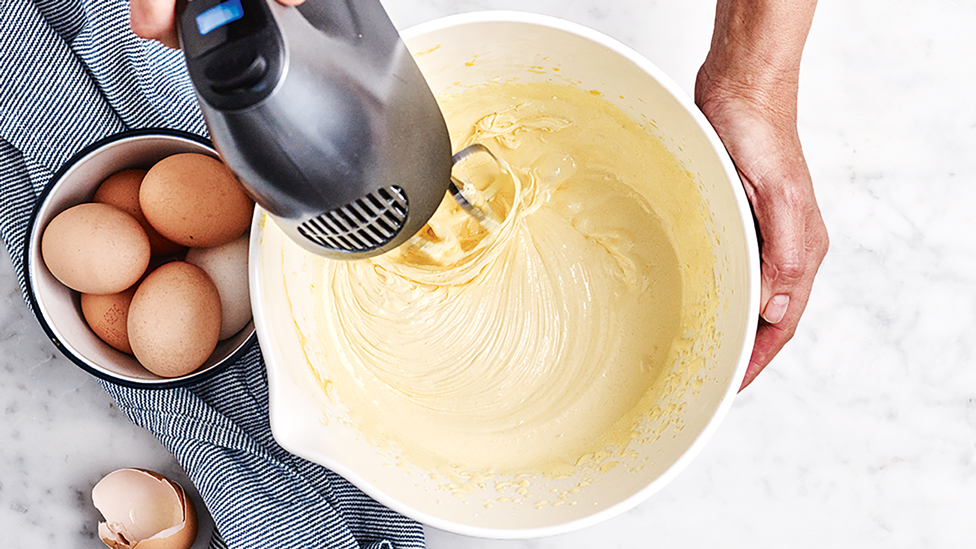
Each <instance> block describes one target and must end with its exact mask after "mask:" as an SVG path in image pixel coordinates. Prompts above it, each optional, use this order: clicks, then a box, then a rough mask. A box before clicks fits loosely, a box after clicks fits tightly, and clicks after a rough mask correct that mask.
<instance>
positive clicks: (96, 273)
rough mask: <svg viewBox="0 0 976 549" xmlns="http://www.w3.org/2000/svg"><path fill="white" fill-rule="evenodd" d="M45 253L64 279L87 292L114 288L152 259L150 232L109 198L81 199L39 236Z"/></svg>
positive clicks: (50, 267) (126, 284)
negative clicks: (105, 201) (84, 201)
mask: <svg viewBox="0 0 976 549" xmlns="http://www.w3.org/2000/svg"><path fill="white" fill-rule="evenodd" d="M41 256H42V257H43V258H44V264H45V265H46V266H47V268H48V270H49V271H51V274H53V275H54V277H55V278H57V279H58V280H59V281H61V283H62V284H64V285H65V286H67V287H69V288H71V289H72V290H77V291H79V292H82V293H86V294H114V293H117V292H121V291H122V290H125V289H126V288H128V287H129V286H132V285H133V284H135V282H136V281H137V280H139V277H141V276H142V274H143V273H144V272H145V271H146V267H147V266H148V265H149V257H150V248H149V237H148V236H146V231H144V230H142V227H141V226H140V225H139V222H138V221H136V220H135V218H133V217H132V216H131V215H129V214H127V213H125V212H123V211H122V210H120V209H118V208H116V207H115V206H109V205H108V204H93V203H87V204H78V205H77V206H73V207H71V208H68V209H67V210H65V211H63V212H61V213H60V214H58V215H57V216H56V217H55V218H54V219H52V220H51V222H50V223H48V225H47V227H45V229H44V234H43V235H42V236H41Z"/></svg>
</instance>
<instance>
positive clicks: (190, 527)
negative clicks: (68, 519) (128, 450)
mask: <svg viewBox="0 0 976 549" xmlns="http://www.w3.org/2000/svg"><path fill="white" fill-rule="evenodd" d="M92 502H93V503H94V504H95V508H96V509H98V511H99V512H100V513H101V514H102V516H103V517H104V518H105V522H99V523H98V535H99V537H100V538H102V541H103V542H104V543H105V545H107V546H109V547H111V548H112V549H136V548H138V549H189V547H190V546H192V545H193V542H194V541H196V538H197V513H196V509H195V508H194V507H193V502H192V501H191V500H190V498H189V497H187V495H186V493H185V492H184V491H183V487H182V486H180V485H179V484H177V483H175V482H173V481H171V480H169V479H167V478H166V477H164V476H162V475H160V474H159V473H155V472H153V471H148V470H145V469H119V470H118V471H114V472H112V473H109V474H108V475H106V476H105V478H103V479H102V480H100V481H99V482H98V484H96V485H95V487H94V488H93V489H92Z"/></svg>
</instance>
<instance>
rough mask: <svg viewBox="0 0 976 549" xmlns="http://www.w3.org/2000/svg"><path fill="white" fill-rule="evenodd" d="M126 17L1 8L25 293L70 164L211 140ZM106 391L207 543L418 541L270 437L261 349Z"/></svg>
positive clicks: (50, 7) (3, 127)
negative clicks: (89, 152)
mask: <svg viewBox="0 0 976 549" xmlns="http://www.w3.org/2000/svg"><path fill="white" fill-rule="evenodd" d="M128 20H129V19H128V3H127V1H126V0H2V2H0V236H2V237H3V241H4V243H5V244H6V247H7V251H8V252H9V253H10V256H11V259H12V260H13V264H14V267H15V269H16V270H17V273H18V276H19V279H20V284H21V287H22V288H23V289H24V295H26V286H25V278H24V277H25V273H24V242H25V237H26V229H27V223H28V217H29V216H30V214H31V211H32V209H33V207H34V202H35V200H36V199H37V196H38V194H39V193H40V191H41V189H42V188H43V187H44V186H45V184H46V183H47V182H48V180H49V179H50V177H51V176H52V174H54V173H55V172H56V171H57V170H58V168H59V167H60V166H61V165H62V164H63V163H64V162H65V161H66V160H68V159H69V158H70V157H71V156H72V155H73V154H74V153H76V152H78V151H79V150H81V149H83V148H84V147H85V146H87V145H89V144H91V143H93V142H95V141H97V140H99V139H102V138H104V137H106V136H108V135H111V134H113V133H117V132H120V131H123V130H126V129H132V128H145V127H159V128H162V127H166V128H174V129H178V130H183V131H188V132H192V133H196V134H198V135H206V128H205V127H204V124H203V120H202V118H201V116H200V113H199V110H198V109H197V105H196V102H195V99H194V97H193V94H192V90H191V87H190V84H189V80H188V79H187V76H186V72H185V69H184V66H183V61H182V58H181V55H182V54H181V53H180V52H177V51H171V50H168V49H166V48H164V47H162V46H160V45H159V44H156V43H152V42H148V41H144V40H140V39H138V38H136V37H135V36H134V35H133V34H132V33H131V32H130V31H129V26H128ZM103 386H104V388H105V390H106V391H107V392H108V393H109V394H110V395H111V396H112V398H114V399H115V401H116V402H117V403H118V406H119V408H120V409H121V410H122V411H123V412H124V413H125V414H126V415H127V416H128V417H129V419H131V420H132V421H133V422H134V423H136V424H138V425H141V426H142V427H144V428H146V429H148V430H149V431H151V432H152V433H154V434H155V435H156V437H157V438H158V439H159V440H160V441H161V442H162V443H163V444H164V445H165V446H166V447H167V448H168V449H169V450H170V451H171V452H172V453H173V455H175V456H176V458H177V459H178V460H179V462H180V463H181V464H182V465H183V468H184V469H185V470H186V472H187V474H188V475H189V477H190V479H191V480H192V481H193V483H194V484H195V485H196V487H197V488H198V489H199V491H200V493H201V495H202V496H203V499H204V501H205V502H206V504H207V507H208V509H209V511H210V513H211V515H212V516H213V518H214V521H215V523H216V527H217V530H218V532H219V534H217V535H215V536H214V539H213V540H212V541H211V547H232V548H240V549H245V548H247V549H269V548H276V547H281V548H303V549H304V548H319V547H321V548H325V547H328V548H350V549H351V548H359V547H371V548H380V547H384V548H390V547H423V545H424V538H423V531H422V529H421V527H420V526H419V525H418V524H416V523H415V522H413V521H410V520H408V519H406V518H404V517H402V516H400V515H398V514H396V513H394V512H392V511H390V510H389V509H386V508H384V507H383V506H381V505H380V504H378V503H376V502H375V501H373V500H371V499H370V498H369V497H367V496H366V495H364V494H363V493H362V492H360V491H359V490H358V489H356V488H355V487H354V486H352V485H351V484H349V482H347V481H346V480H345V479H343V478H342V477H340V476H338V475H336V474H335V473H333V472H332V471H329V470H327V469H325V468H323V467H321V466H318V465H316V464H313V463H309V462H307V461H305V460H302V459H300V458H298V457H296V456H293V455H291V454H289V453H288V452H286V451H284V450H283V449H281V447H279V446H278V445H277V444H276V443H275V441H274V439H273V438H272V436H271V430H270V428H269V424H268V387H267V379H266V377H265V371H264V363H263V361H262V359H261V354H260V350H259V349H258V348H257V347H256V346H255V347H254V348H253V349H252V350H251V351H250V352H249V353H248V354H247V355H246V356H245V357H244V358H242V359H241V360H239V361H238V362H237V363H235V364H233V365H232V366H231V367H230V368H228V369H227V370H226V371H224V372H222V373H221V374H219V375H217V376H214V377H213V378H211V379H208V380H206V381H201V382H200V383H198V384H196V385H193V386H190V387H187V388H178V389H165V390H145V389H132V388H126V387H120V386H116V385H113V384H111V383H109V382H103Z"/></svg>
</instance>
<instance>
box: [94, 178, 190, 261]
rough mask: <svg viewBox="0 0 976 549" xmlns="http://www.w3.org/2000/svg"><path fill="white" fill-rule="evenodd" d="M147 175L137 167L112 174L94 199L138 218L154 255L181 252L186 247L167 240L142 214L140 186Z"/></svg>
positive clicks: (100, 186) (100, 187) (99, 188)
mask: <svg viewBox="0 0 976 549" xmlns="http://www.w3.org/2000/svg"><path fill="white" fill-rule="evenodd" d="M145 176H146V170H136V169H133V170H122V171H121V172H118V173H116V174H112V175H111V176H109V178H108V179H106V180H105V181H103V182H102V184H101V185H99V186H98V190H96V191H95V197H94V198H93V199H92V201H93V202H101V203H102V204H110V205H112V206H115V207H116V208H118V209H120V210H122V211H123V212H125V213H127V214H129V215H131V216H132V217H134V218H136V221H138V222H139V224H140V225H142V229H143V230H144V231H146V236H148V237H149V246H150V248H152V255H153V257H161V256H167V255H173V254H175V253H177V252H181V251H183V249H184V247H183V246H180V245H179V244H177V243H175V242H173V241H171V240H167V239H166V238H165V237H164V236H163V235H161V234H159V232H158V231H156V229H154V228H153V226H152V225H150V224H149V221H147V220H146V216H145V215H143V214H142V207H141V206H139V187H140V186H142V179H143V178H144V177H145Z"/></svg>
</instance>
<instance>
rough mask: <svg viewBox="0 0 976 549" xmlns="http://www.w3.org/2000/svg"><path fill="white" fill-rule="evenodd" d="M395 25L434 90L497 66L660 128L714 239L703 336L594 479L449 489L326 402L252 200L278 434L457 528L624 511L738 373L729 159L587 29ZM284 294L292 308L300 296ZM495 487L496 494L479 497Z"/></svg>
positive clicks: (682, 457) (745, 277)
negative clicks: (267, 256)
mask: <svg viewBox="0 0 976 549" xmlns="http://www.w3.org/2000/svg"><path fill="white" fill-rule="evenodd" d="M403 36H404V38H405V40H406V42H407V45H408V46H409V47H410V49H411V51H413V52H414V53H415V57H416V59H417V62H418V63H419V65H420V67H421V69H422V70H423V72H424V74H425V76H426V77H427V79H428V82H429V83H430V85H431V88H432V89H433V91H434V93H435V95H439V94H442V93H446V92H451V91H452V90H454V91H456V90H458V89H460V88H461V87H464V86H471V85H477V84H481V83H485V82H488V81H491V80H493V79H501V80H509V79H513V78H517V79H518V81H521V82H537V81H554V82H557V83H561V84H572V85H576V86H579V87H580V88H581V89H584V90H592V91H593V93H595V94H599V95H602V96H603V97H605V98H606V99H608V100H609V101H611V102H613V103H615V104H616V105H617V106H619V107H620V108H621V109H622V110H623V111H624V112H625V113H628V114H629V115H630V116H631V117H632V118H634V120H636V121H637V122H638V123H641V124H643V125H644V126H645V127H647V128H648V129H649V131H651V132H652V133H654V134H655V135H657V136H659V137H660V138H661V139H662V141H663V142H664V143H665V145H666V146H667V148H668V149H669V150H670V151H671V152H672V153H673V154H674V155H675V156H676V157H677V158H678V159H679V161H680V162H681V163H682V164H683V165H684V166H685V168H686V169H687V170H688V171H689V172H690V173H691V174H692V176H693V178H694V179H695V181H696V183H697V185H698V190H699V192H700V194H701V199H702V210H703V211H704V212H707V215H705V216H704V217H710V219H709V220H707V223H703V227H706V229H703V230H706V232H708V233H709V234H708V235H707V236H708V240H709V242H713V243H714V255H715V280H716V285H717V288H716V290H717V291H716V292H715V295H716V296H717V297H716V298H715V300H713V301H715V302H713V303H705V304H702V306H703V309H702V310H703V311H709V312H708V314H703V315H702V317H703V318H702V326H701V329H700V330H698V333H699V334H700V336H699V337H700V338H701V341H698V342H696V343H700V345H696V349H698V351H696V352H697V353H698V355H699V356H697V357H695V359H696V360H698V361H699V362H698V363H696V364H700V367H697V369H694V371H692V372H691V373H690V374H683V375H675V376H674V381H673V387H671V390H670V391H669V392H668V393H667V395H666V397H665V399H664V401H661V402H659V403H658V409H659V410H661V411H663V413H661V414H660V415H658V414H657V413H652V411H651V410H648V411H647V412H648V417H649V418H651V419H650V420H649V427H648V428H649V429H650V432H651V434H652V435H654V436H646V437H638V438H637V439H635V440H634V441H633V442H632V443H631V444H630V446H628V448H627V450H628V453H626V454H625V455H628V456H629V457H627V458H625V459H624V458H622V459H621V460H620V461H622V462H623V461H626V462H627V463H623V465H624V466H618V467H613V468H610V470H608V471H606V472H603V473H601V474H600V475H599V478H597V479H595V481H594V482H592V483H589V482H581V479H580V478H579V477H570V478H564V479H558V480H555V479H545V478H535V479H532V481H531V488H530V490H529V492H531V493H533V494H538V496H536V497H535V498H533V497H531V496H530V495H526V497H524V498H511V499H512V500H513V501H507V500H504V499H503V500H499V498H498V497H497V492H494V495H492V494H493V493H492V490H493V488H492V486H490V485H489V486H485V487H480V488H475V489H474V491H473V492H471V493H460V494H458V493H451V492H448V491H445V490H444V488H443V486H442V485H441V482H442V480H441V481H439V480H438V479H437V477H434V476H431V475H426V474H424V472H423V471H419V472H418V471H417V470H416V468H414V467H411V466H410V465H409V464H406V465H404V464H398V463H394V462H393V461H392V460H391V458H390V455H389V452H381V451H379V450H377V449H376V448H374V447H373V446H371V445H370V444H369V443H368V442H366V441H365V440H363V438H362V437H361V436H359V435H358V434H357V433H356V432H355V431H354V430H353V429H351V428H350V427H347V426H346V425H345V424H344V423H343V422H342V421H336V420H335V419H336V418H330V417H328V414H325V413H324V412H323V408H322V407H321V406H320V403H321V401H322V399H324V398H325V397H324V396H322V395H321V394H320V393H321V391H320V390H319V389H318V387H319V383H320V381H321V380H317V379H316V378H315V377H314V376H313V374H312V372H311V369H310V368H309V366H308V363H307V359H306V356H305V354H304V353H305V351H304V350H303V348H302V345H301V342H300V341H299V338H298V336H296V334H295V329H294V325H293V323H288V322H271V321H270V320H271V319H272V318H274V317H275V315H276V314H277V315H278V316H277V318H279V319H280V318H281V316H280V313H281V311H282V308H283V307H286V305H285V304H284V303H283V301H285V300H284V299H283V298H282V297H281V292H280V286H281V285H282V278H281V276H283V274H284V273H273V274H268V272H265V271H264V270H263V269H262V251H263V247H262V243H263V242H264V241H265V237H266V236H268V234H269V231H272V230H274V231H277V229H276V228H274V227H273V223H271V222H268V221H267V220H266V218H265V216H264V215H263V214H262V213H261V212H258V213H257V214H256V216H255V222H254V227H253V230H252V233H251V234H252V242H251V264H250V277H251V278H250V280H251V293H252V299H251V301H252V303H253V304H254V318H255V324H256V326H257V332H258V338H259V341H260V343H261V347H262V349H263V352H264V356H265V359H266V361H267V366H268V380H269V384H270V413H271V428H272V431H273V432H274V436H275V438H276V439H277V440H278V442H279V443H280V444H281V445H282V446H283V447H284V448H286V449H287V450H289V451H291V452H293V453H295V454H297V455H299V456H302V457H304V458H306V459H309V460H311V461H314V462H317V463H320V464H322V465H324V466H326V467H329V468H331V469H332V470H334V471H336V472H337V473H339V474H341V475H343V476H344V477H346V478H347V479H349V480H350V481H351V482H353V483H354V484H355V485H356V486H358V487H359V488H361V489H362V490H363V491H364V492H366V493H367V494H369V495H370V496H372V497H373V498H375V499H376V500H378V501H379V502H381V503H383V504H385V505H387V506H389V507H391V508H393V509H394V510H396V511H399V512H401V513H403V514H404V515H406V516H408V517H411V518H414V519H417V520H419V521H421V522H424V523H426V524H429V525H431V526H434V527H436V528H440V529H443V530H449V531H453V532H457V533H461V534H466V535H471V536H479V537H489V538H530V537H538V536H547V535H553V534H558V533H563V532H567V531H570V530H575V529H578V528H582V527H585V526H588V525H592V524H594V523H596V522H598V521H601V520H604V519H606V518H609V517H611V516H614V515H617V514H619V513H622V512H624V511H626V510H628V509H630V508H632V507H634V506H635V505H637V504H638V503H640V502H641V501H643V500H645V499H646V498H648V497H649V496H650V495H651V494H653V493H654V492H656V491H657V490H659V489H660V488H661V487H662V486H664V485H665V484H666V483H667V482H669V481H670V480H671V479H672V478H674V477H675V475H677V474H678V472H679V471H680V470H681V469H682V468H683V467H684V466H685V465H687V463H688V462H689V461H690V460H691V459H692V457H693V456H694V455H695V454H697V453H698V451H699V450H700V449H701V447H702V446H703V445H704V443H705V441H706V440H707V439H708V438H709V436H710V435H711V434H712V433H713V432H714V430H715V429H716V427H717V426H718V423H719V421H720V420H721V419H722V417H723V416H724V415H725V413H726V412H727V411H728V409H729V407H730V406H731V404H732V400H733V398H734V397H735V394H736V391H737V389H738V388H739V385H740V383H741V381H742V378H743V376H744V374H745V369H746V366H747V363H748V359H749V356H750V353H751V351H752V343H753V339H754V337H755V328H756V322H757V319H758V314H759V313H758V296H759V259H758V246H757V242H756V235H755V231H754V226H753V220H752V217H751V213H750V209H749V205H748V202H747V200H746V197H745V194H744V192H743V190H742V187H741V183H740V181H739V179H738V177H737V175H736V171H735V169H734V167H733V165H732V163H731V161H730V159H729V157H728V155H727V153H726V151H725V149H724V147H723V146H722V143H721V142H720V141H719V139H718V137H717V136H716V134H715V132H714V131H713V130H712V128H711V126H709V124H708V122H707V121H706V120H705V118H704V117H703V116H702V114H701V113H700V112H699V111H698V110H697V108H696V107H695V106H694V104H693V102H692V101H691V100H690V99H689V98H688V97H687V96H686V95H685V94H684V93H682V91H681V90H680V89H679V87H678V86H677V85H675V84H674V82H672V81H671V80H670V79H669V78H668V77H667V76H665V75H664V74H663V73H662V72H661V71H660V70H659V69H658V68H657V67H655V66H654V65H652V64H651V63H650V62H649V61H647V60H646V59H644V58H643V57H641V56H640V55H639V54H637V53H636V52H634V51H632V50H631V49H629V48H627V47H626V46H623V45H622V44H620V43H618V42H616V41H614V40H612V39H610V38H607V37H606V36H603V35H601V34H599V33H597V32H595V31H593V30H590V29H588V28H585V27H582V26H579V25H576V24H572V23H568V22H565V21H561V20H558V19H554V18H551V17H543V16H539V15H531V14H526V13H514V12H485V13H473V14H465V15H459V16H454V17H447V18H444V19H439V20H436V21H432V22H429V23H426V24H422V25H419V26H417V27H414V28H412V29H409V30H407V31H405V32H404V33H403ZM658 206H660V205H655V208H657V207H658ZM662 207H663V208H664V209H665V210H666V206H662ZM665 215H666V214H665ZM678 253H679V257H680V253H681V251H680V250H678ZM685 291H695V289H690V290H685ZM290 306H291V307H296V309H295V310H297V311H300V310H301V309H302V308H303V307H304V306H305V304H300V303H299V304H295V303H292V304H290ZM704 349H707V352H706V351H704ZM635 464H640V465H635ZM488 484H490V483H488ZM551 493H572V494H573V496H572V497H571V498H569V499H567V501H566V503H568V504H565V505H551V504H545V505H540V504H539V503H540V501H541V499H542V498H544V497H546V495H547V494H551ZM491 498H494V501H495V502H494V503H492V504H490V505H486V504H485V503H484V502H485V501H486V500H488V499H491ZM550 503H551V502H550Z"/></svg>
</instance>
